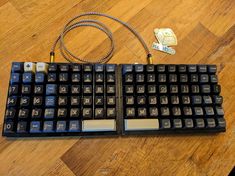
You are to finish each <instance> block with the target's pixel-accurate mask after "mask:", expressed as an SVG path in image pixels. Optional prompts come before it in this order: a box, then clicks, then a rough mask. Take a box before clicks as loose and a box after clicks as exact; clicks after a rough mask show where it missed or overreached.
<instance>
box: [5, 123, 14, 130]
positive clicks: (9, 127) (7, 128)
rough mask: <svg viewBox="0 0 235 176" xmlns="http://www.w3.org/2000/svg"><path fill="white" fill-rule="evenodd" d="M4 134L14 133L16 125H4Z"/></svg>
mask: <svg viewBox="0 0 235 176" xmlns="http://www.w3.org/2000/svg"><path fill="white" fill-rule="evenodd" d="M4 133H14V123H13V122H12V121H7V122H5V123H4Z"/></svg>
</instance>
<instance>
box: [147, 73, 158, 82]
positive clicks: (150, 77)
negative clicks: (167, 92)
mask: <svg viewBox="0 0 235 176" xmlns="http://www.w3.org/2000/svg"><path fill="white" fill-rule="evenodd" d="M155 81H156V78H155V74H148V75H147V82H148V83H154V82H155Z"/></svg>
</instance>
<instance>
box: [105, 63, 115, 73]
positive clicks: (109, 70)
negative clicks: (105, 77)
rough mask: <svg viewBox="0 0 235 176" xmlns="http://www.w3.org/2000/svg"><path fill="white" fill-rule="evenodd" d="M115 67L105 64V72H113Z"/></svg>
mask: <svg viewBox="0 0 235 176" xmlns="http://www.w3.org/2000/svg"><path fill="white" fill-rule="evenodd" d="M115 68H116V66H115V65H114V64H107V65H106V72H115Z"/></svg>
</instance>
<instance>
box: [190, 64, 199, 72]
mask: <svg viewBox="0 0 235 176" xmlns="http://www.w3.org/2000/svg"><path fill="white" fill-rule="evenodd" d="M188 71H189V72H190V73H195V72H197V66H196V65H189V66H188Z"/></svg>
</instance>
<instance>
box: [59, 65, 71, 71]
mask: <svg viewBox="0 0 235 176" xmlns="http://www.w3.org/2000/svg"><path fill="white" fill-rule="evenodd" d="M59 69H60V71H62V72H68V71H69V65H67V64H63V65H59Z"/></svg>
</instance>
